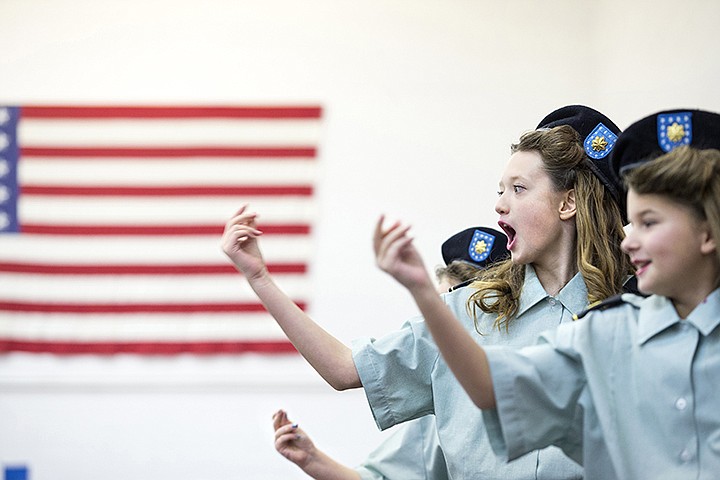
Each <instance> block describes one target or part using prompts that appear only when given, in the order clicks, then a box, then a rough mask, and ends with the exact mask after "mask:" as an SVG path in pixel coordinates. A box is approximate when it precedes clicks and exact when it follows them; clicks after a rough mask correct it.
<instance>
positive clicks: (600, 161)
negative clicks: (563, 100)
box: [537, 105, 624, 210]
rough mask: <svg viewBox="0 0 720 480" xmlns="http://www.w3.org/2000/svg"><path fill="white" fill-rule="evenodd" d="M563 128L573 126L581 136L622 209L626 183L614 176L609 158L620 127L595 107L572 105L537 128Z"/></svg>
mask: <svg viewBox="0 0 720 480" xmlns="http://www.w3.org/2000/svg"><path fill="white" fill-rule="evenodd" d="M560 125H569V126H571V127H572V128H573V129H575V131H576V132H578V134H580V138H581V139H582V141H583V147H584V148H585V153H586V155H587V157H588V159H589V163H588V164H589V165H590V169H591V170H592V171H593V173H594V174H595V176H596V177H597V178H598V179H599V180H600V182H602V184H603V185H604V186H605V188H606V189H607V190H608V192H610V194H611V195H612V196H613V198H614V199H615V200H616V201H617V202H618V205H620V207H621V208H622V207H623V204H624V201H623V200H624V195H623V189H622V183H621V182H620V181H619V179H618V178H617V177H615V176H614V175H613V173H612V170H611V167H610V157H609V154H610V152H611V151H613V149H614V148H615V142H616V141H617V139H618V136H619V135H620V129H619V128H618V126H617V125H615V123H613V121H612V120H610V119H609V118H608V117H606V116H605V115H603V114H602V113H600V112H598V111H597V110H595V109H593V108H590V107H586V106H585V105H568V106H566V107H562V108H559V109H557V110H555V111H554V112H552V113H550V114H549V115H548V116H546V117H545V118H543V119H542V120H540V123H538V126H537V128H553V127H559V126H560ZM623 210H624V209H623Z"/></svg>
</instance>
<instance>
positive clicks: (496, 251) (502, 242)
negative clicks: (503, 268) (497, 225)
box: [441, 227, 510, 267]
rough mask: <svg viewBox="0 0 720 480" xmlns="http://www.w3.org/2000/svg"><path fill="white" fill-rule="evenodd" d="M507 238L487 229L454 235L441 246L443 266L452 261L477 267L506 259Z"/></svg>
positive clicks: (507, 252) (508, 253) (478, 228)
mask: <svg viewBox="0 0 720 480" xmlns="http://www.w3.org/2000/svg"><path fill="white" fill-rule="evenodd" d="M507 242H508V238H507V237H506V236H505V234H504V233H502V232H498V231H497V230H495V229H492V228H488V227H473V228H468V229H466V230H463V231H462V232H459V233H456V234H455V235H453V236H452V237H450V238H448V239H447V240H445V241H444V242H443V244H442V247H441V250H442V257H443V260H444V261H445V265H449V264H450V262H452V261H454V260H459V261H462V262H466V263H471V264H473V265H477V266H479V267H485V266H487V265H488V264H491V263H495V262H497V261H499V260H504V259H506V258H507V257H508V256H509V255H510V252H509V251H508V249H507Z"/></svg>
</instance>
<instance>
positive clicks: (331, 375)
mask: <svg viewBox="0 0 720 480" xmlns="http://www.w3.org/2000/svg"><path fill="white" fill-rule="evenodd" d="M248 282H249V283H250V286H251V287H252V289H253V290H254V291H255V294H256V295H257V296H258V298H259V299H260V301H261V302H262V303H263V305H264V306H265V308H266V309H267V311H268V312H269V313H270V315H272V316H273V318H274V319H275V321H277V323H278V325H279V326H280V328H281V329H282V330H283V332H285V335H286V336H287V337H288V339H289V340H290V341H291V342H292V344H293V345H294V346H295V348H296V349H297V350H298V351H299V352H300V354H301V355H302V356H303V357H305V359H306V360H307V361H308V363H310V365H311V366H312V367H313V368H314V369H315V370H316V371H317V372H318V373H319V374H320V376H322V377H323V379H325V381H326V382H328V384H330V386H332V387H333V388H335V389H336V390H345V389H348V388H358V387H360V386H362V384H361V383H360V377H359V375H358V373H357V370H356V368H355V362H354V361H353V358H352V350H351V349H350V348H349V347H348V346H346V345H345V344H343V343H342V342H340V341H339V340H338V339H336V338H335V337H333V336H332V335H330V334H329V333H328V332H327V331H326V330H324V329H323V328H322V327H320V325H318V324H317V323H315V321H313V319H311V318H310V317H309V316H308V315H307V314H306V313H305V312H303V311H302V309H300V307H298V305H297V304H295V302H293V301H292V299H290V297H288V296H287V295H286V294H285V292H283V291H282V290H281V289H280V287H278V286H277V284H276V283H275V282H274V281H273V279H272V278H271V277H270V275H263V276H261V277H256V278H253V279H248Z"/></svg>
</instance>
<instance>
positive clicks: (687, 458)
mask: <svg viewBox="0 0 720 480" xmlns="http://www.w3.org/2000/svg"><path fill="white" fill-rule="evenodd" d="M691 458H692V454H691V453H690V452H688V451H687V450H683V451H682V452H680V460H682V461H683V462H689V461H690V459H691Z"/></svg>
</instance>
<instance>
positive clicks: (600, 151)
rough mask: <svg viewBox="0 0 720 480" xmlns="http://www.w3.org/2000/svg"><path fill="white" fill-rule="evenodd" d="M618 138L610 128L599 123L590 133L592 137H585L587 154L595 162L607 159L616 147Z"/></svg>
mask: <svg viewBox="0 0 720 480" xmlns="http://www.w3.org/2000/svg"><path fill="white" fill-rule="evenodd" d="M617 138H618V137H617V135H615V134H614V133H613V132H612V131H611V130H610V129H609V128H607V127H606V126H605V125H603V124H602V123H598V124H597V127H595V128H594V129H593V131H592V132H590V135H588V136H587V137H585V143H584V146H585V153H587V155H588V157H590V158H594V159H595V160H599V159H601V158H605V157H607V155H608V154H609V153H610V152H611V151H612V149H613V147H615V142H617Z"/></svg>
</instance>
